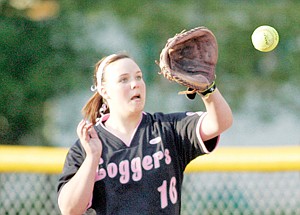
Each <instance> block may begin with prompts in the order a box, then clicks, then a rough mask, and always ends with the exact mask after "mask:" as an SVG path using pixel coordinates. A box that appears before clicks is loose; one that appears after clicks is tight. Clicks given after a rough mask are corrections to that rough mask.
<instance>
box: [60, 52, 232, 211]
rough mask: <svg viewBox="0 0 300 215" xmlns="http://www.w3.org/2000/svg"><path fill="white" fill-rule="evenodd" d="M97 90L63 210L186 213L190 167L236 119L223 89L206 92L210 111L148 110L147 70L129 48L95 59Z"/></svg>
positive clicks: (66, 180)
mask: <svg viewBox="0 0 300 215" xmlns="http://www.w3.org/2000/svg"><path fill="white" fill-rule="evenodd" d="M92 89H93V90H95V91H96V92H95V94H94V95H93V96H92V98H91V99H90V100H89V101H88V102H87V104H86V105H85V107H84V108H83V115H84V120H82V121H81V122H80V123H79V125H78V127H77V134H78V137H79V139H78V141H77V142H76V143H75V144H74V145H73V146H72V147H71V148H70V150H69V153H68V155H67V157H66V161H65V165H64V170H63V173H62V175H61V177H60V179H59V185H58V193H59V196H58V204H59V208H60V210H61V212H62V214H64V215H66V214H84V213H86V214H89V213H91V214H114V215H117V214H130V215H134V214H139V215H140V214H156V215H157V214H168V215H170V214H172V215H176V214H180V206H181V186H182V182H183V174H184V169H185V167H186V166H187V164H188V163H189V162H190V161H191V160H193V159H194V158H196V157H197V156H200V155H203V154H207V153H210V152H211V151H213V149H214V148H215V147H216V145H217V143H218V139H219V136H220V134H221V133H222V132H224V131H225V130H226V129H228V128H229V127H230V126H231V124H232V121H233V119H232V112H231V109H230V107H229V105H228V104H227V102H226V101H225V99H224V98H223V97H222V95H221V93H220V92H219V90H218V89H216V90H215V91H214V92H213V93H212V94H210V95H209V96H205V97H202V100H203V102H204V104H205V107H206V111H205V112H201V111H199V112H193V113H192V112H181V113H170V114H163V113H154V114H150V113H146V112H144V106H145V99H146V86H145V82H144V80H143V74H142V71H141V69H140V68H139V66H138V65H137V64H136V63H135V61H134V60H133V59H131V58H130V57H129V56H127V55H125V54H113V55H110V56H108V57H105V58H104V59H102V60H100V61H99V62H98V63H97V64H96V65H95V72H94V85H93V87H92ZM87 121H89V122H87Z"/></svg>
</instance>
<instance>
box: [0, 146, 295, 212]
mask: <svg viewBox="0 0 300 215" xmlns="http://www.w3.org/2000/svg"><path fill="white" fill-rule="evenodd" d="M66 153H67V149H65V148H50V147H26V146H0V214H1V215H29V214H30V215H34V214H37V215H48V214H53V215H54V214H55V215H56V214H60V213H59V210H58V208H57V203H56V202H57V194H56V185H57V179H58V174H59V173H60V172H61V170H62V166H63V162H64V159H65V155H66ZM182 214H183V215H200V214H201V215H202V214H204V215H205V214H207V215H208V214H216V215H217V214H228V215H229V214H249V215H250V214H251V215H252V214H291V215H294V214H295V215H298V214H300V147H298V146H290V147H240V148H237V147H223V148H222V147H220V148H219V149H217V150H216V151H215V152H214V153H212V154H210V155H208V156H206V155H205V156H202V157H199V158H197V159H195V160H194V161H193V162H192V163H191V164H190V165H189V166H188V167H187V169H186V174H185V179H184V184H183V194H182Z"/></svg>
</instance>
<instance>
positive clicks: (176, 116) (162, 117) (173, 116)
mask: <svg viewBox="0 0 300 215" xmlns="http://www.w3.org/2000/svg"><path fill="white" fill-rule="evenodd" d="M203 115H204V112H201V111H200V112H188V111H187V112H174V113H167V114H165V113H162V112H155V113H152V114H151V113H145V117H146V119H147V120H151V121H162V122H174V121H178V120H182V119H184V118H190V117H196V118H199V117H200V116H203Z"/></svg>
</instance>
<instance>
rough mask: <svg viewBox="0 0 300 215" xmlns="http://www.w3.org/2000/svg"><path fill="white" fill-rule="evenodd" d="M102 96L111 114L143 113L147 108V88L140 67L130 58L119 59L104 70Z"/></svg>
mask: <svg viewBox="0 0 300 215" xmlns="http://www.w3.org/2000/svg"><path fill="white" fill-rule="evenodd" d="M103 76H104V80H105V81H104V82H103V83H102V87H101V88H100V94H101V95H102V96H103V98H105V99H106V101H107V103H108V106H109V109H110V113H111V114H114V113H117V114H123V115H124V114H132V113H141V112H142V111H143V109H144V106H145V97H146V86H145V82H144V80H143V76H142V72H141V69H140V68H139V66H138V65H137V64H136V63H135V62H134V61H133V60H132V59H130V58H123V59H119V60H117V61H115V62H112V63H110V64H109V65H107V66H106V67H105V69H104V73H103Z"/></svg>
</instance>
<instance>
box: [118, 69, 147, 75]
mask: <svg viewBox="0 0 300 215" xmlns="http://www.w3.org/2000/svg"><path fill="white" fill-rule="evenodd" d="M128 74H129V73H123V74H121V75H120V77H122V76H126V75H128ZM135 74H143V73H142V71H140V70H138V71H136V72H135Z"/></svg>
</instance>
